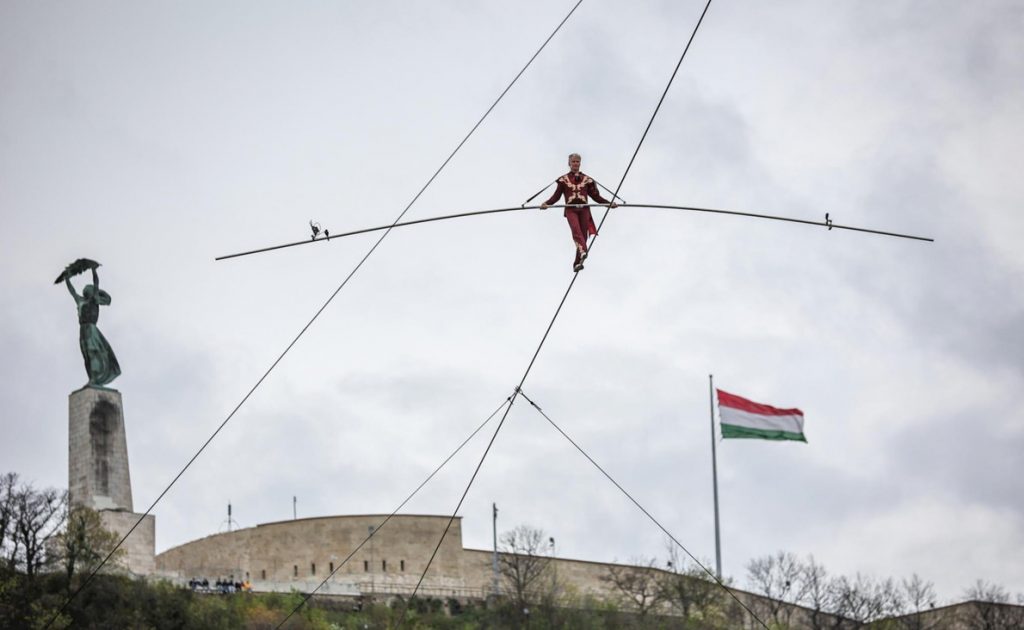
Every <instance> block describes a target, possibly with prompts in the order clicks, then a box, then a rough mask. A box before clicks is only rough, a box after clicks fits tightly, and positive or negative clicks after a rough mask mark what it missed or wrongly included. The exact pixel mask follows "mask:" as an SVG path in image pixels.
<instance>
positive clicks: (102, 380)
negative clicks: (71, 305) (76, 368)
mask: <svg viewBox="0 0 1024 630" xmlns="http://www.w3.org/2000/svg"><path fill="white" fill-rule="evenodd" d="M99 266H100V264H99V263H98V262H96V261H94V260H89V259H88V258H79V259H78V260H76V261H75V262H73V263H71V264H70V265H68V266H67V267H65V269H64V272H63V273H61V274H60V276H58V277H57V280H56V281H55V282H54V284H59V283H60V281H61V280H63V281H64V284H66V285H67V287H68V291H69V292H70V293H71V297H73V298H75V306H77V307H78V324H79V329H78V331H79V332H78V345H79V346H80V347H81V349H82V358H83V359H84V360H85V371H86V373H87V374H88V375H89V386H91V387H103V386H104V385H106V384H107V383H109V382H111V381H113V380H114V379H115V378H117V377H118V376H119V375H120V374H121V366H120V365H118V364H117V357H115V356H114V351H113V349H111V347H110V344H109V343H108V342H107V339H106V338H105V337H104V336H103V333H101V332H100V329H99V328H97V327H96V322H98V321H99V318H100V306H107V305H108V304H110V294H109V293H107V292H106V291H103V290H101V289H100V278H99V275H98V274H97V273H96V268H97V267H99ZM86 269H88V270H89V271H91V272H92V284H87V285H86V286H85V288H84V289H82V295H79V294H78V292H76V291H75V287H74V285H72V284H71V278H72V277H73V276H77V275H78V274H80V273H84V272H85V270H86Z"/></svg>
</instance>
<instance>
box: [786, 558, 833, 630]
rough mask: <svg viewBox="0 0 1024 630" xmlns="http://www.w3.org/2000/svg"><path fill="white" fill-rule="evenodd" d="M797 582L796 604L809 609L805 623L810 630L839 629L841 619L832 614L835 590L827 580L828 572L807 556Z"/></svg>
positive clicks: (801, 566) (830, 581)
mask: <svg viewBox="0 0 1024 630" xmlns="http://www.w3.org/2000/svg"><path fill="white" fill-rule="evenodd" d="M799 580H800V587H799V589H798V591H799V593H800V598H799V599H798V600H797V603H799V604H802V605H804V606H806V607H807V608H809V609H810V612H809V613H808V615H807V621H808V624H809V625H810V627H811V630H826V629H827V628H841V627H842V625H843V619H842V617H837V616H836V615H835V614H834V612H835V610H836V608H837V606H836V594H837V589H836V588H835V586H834V583H833V581H832V580H830V579H829V577H828V571H827V570H826V569H825V567H824V566H823V565H821V564H818V563H817V562H816V561H815V560H814V556H808V557H807V562H806V563H805V564H802V565H800V577H799Z"/></svg>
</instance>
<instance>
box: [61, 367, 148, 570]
mask: <svg viewBox="0 0 1024 630" xmlns="http://www.w3.org/2000/svg"><path fill="white" fill-rule="evenodd" d="M68 501H69V503H70V504H71V505H81V506H85V507H88V508H91V509H93V510H96V511H98V512H99V513H100V517H101V519H102V520H103V524H104V526H105V527H106V528H107V529H108V530H110V531H112V532H114V533H115V534H117V535H118V537H119V538H120V537H122V536H124V535H125V534H126V533H127V532H128V530H129V529H131V527H132V526H133V525H135V523H136V522H137V521H138V520H139V518H141V517H142V515H141V514H136V513H135V512H134V508H133V506H132V481H131V476H130V474H129V472H128V440H127V438H126V436H125V431H124V406H123V404H122V402H121V392H119V391H117V390H116V389H107V388H101V387H89V386H86V387H83V388H81V389H79V390H76V391H74V392H72V393H71V395H70V396H69V398H68ZM155 521H156V519H155V517H154V516H153V515H149V516H147V517H146V518H145V519H144V520H143V522H142V523H139V526H138V527H137V528H136V529H135V531H134V532H132V535H131V536H130V537H129V538H128V540H126V541H125V543H124V545H123V546H122V548H123V549H124V550H125V552H126V554H125V556H124V560H123V561H122V564H123V565H125V566H127V568H128V570H130V571H132V572H133V573H151V572H152V571H153V570H154V569H155V562H154V554H155V551H156V549H155V541H156V536H155V533H156V523H155Z"/></svg>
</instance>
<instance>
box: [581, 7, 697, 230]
mask: <svg viewBox="0 0 1024 630" xmlns="http://www.w3.org/2000/svg"><path fill="white" fill-rule="evenodd" d="M710 7H711V0H708V1H707V4H705V5H704V10H703V11H701V14H700V18H699V19H698V20H697V25H696V26H694V27H693V32H692V33H690V39H689V40H688V41H687V42H686V47H685V48H683V54H681V55H679V61H678V62H676V67H675V69H674V70H672V76H671V77H669V79H668V84H667V85H665V90H664V91H663V92H662V93H661V98H660V99H658V104H657V106H655V108H654V113H653V114H651V119H650V120H649V121H648V122H647V127H646V128H645V129H644V133H643V135H642V136H640V142H638V143H637V144H636V149H635V150H634V151H633V156H632V157H631V158H629V164H627V165H626V170H625V172H624V173H622V179H620V180H619V185H618V186H616V187H615V192H613V193H612V199H613V200H614V199H616V198H619V199H621V197H619V191H621V190H622V184H623V183H624V182H625V181H626V175H629V169H631V168H633V162H634V161H635V160H636V156H637V154H638V153H640V147H642V146H643V144H644V140H646V139H647V133H648V132H649V131H650V130H651V125H653V124H654V119H655V118H656V117H657V116H658V111H659V110H660V109H661V104H662V103H664V102H665V97H666V96H667V95H668V90H669V88H671V87H672V82H673V81H675V78H676V74H677V73H678V72H679V67H680V66H682V65H683V59H685V58H686V53H687V51H689V50H690V44H692V43H693V38H694V37H696V36H697V30H698V29H699V28H700V25H701V23H702V22H704V16H705V15H707V13H708V8H710ZM609 213H611V209H610V208H606V209H605V211H604V214H603V215H601V222H600V223H598V224H597V234H595V235H594V238H593V239H591V241H590V247H593V245H594V242H595V241H596V240H597V236H598V234H600V233H601V226H603V225H604V221H605V219H607V218H608V214H609ZM590 247H588V248H587V249H588V250H589V249H590Z"/></svg>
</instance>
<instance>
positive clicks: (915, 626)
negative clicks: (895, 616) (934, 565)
mask: <svg viewBox="0 0 1024 630" xmlns="http://www.w3.org/2000/svg"><path fill="white" fill-rule="evenodd" d="M901 587H902V592H903V604H904V610H903V611H902V615H903V616H902V617H900V625H901V626H902V627H903V628H906V630H935V629H937V628H941V627H942V625H943V624H944V619H943V616H942V615H941V614H938V613H934V614H932V613H931V611H932V610H933V609H934V608H935V604H936V603H937V601H938V600H937V598H936V596H935V585H934V584H932V583H931V582H925V581H924V580H923V579H921V576H919V575H918V574H916V573H915V574H914V575H912V576H911V577H910V579H904V580H903V581H902V582H901Z"/></svg>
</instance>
